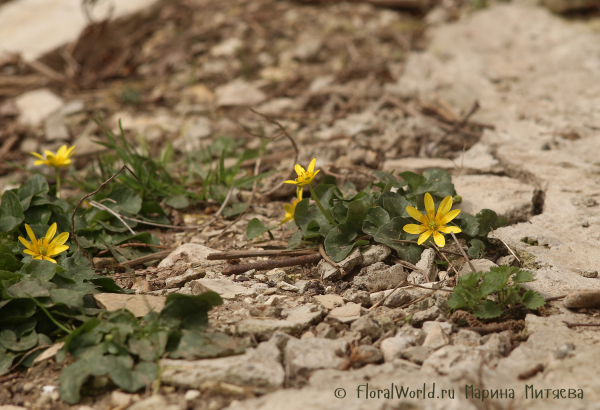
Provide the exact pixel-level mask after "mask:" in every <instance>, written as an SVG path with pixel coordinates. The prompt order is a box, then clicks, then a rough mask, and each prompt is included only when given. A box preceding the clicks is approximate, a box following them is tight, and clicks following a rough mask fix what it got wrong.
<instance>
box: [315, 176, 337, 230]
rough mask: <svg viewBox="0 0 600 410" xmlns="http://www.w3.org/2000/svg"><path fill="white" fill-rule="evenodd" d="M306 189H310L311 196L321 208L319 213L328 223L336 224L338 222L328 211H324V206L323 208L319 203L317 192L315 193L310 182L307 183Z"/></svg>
mask: <svg viewBox="0 0 600 410" xmlns="http://www.w3.org/2000/svg"><path fill="white" fill-rule="evenodd" d="M308 189H310V194H311V195H312V198H313V199H314V200H315V202H316V204H317V206H318V207H319V209H320V210H321V213H322V214H323V215H325V218H327V220H328V221H329V223H331V224H332V225H333V226H337V225H338V224H337V222H336V221H335V219H333V216H331V214H330V213H329V212H328V211H326V210H325V208H323V205H321V201H319V197H317V194H316V193H315V190H314V189H313V187H312V185H311V184H308Z"/></svg>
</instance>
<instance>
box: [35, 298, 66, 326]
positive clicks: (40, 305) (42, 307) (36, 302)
mask: <svg viewBox="0 0 600 410" xmlns="http://www.w3.org/2000/svg"><path fill="white" fill-rule="evenodd" d="M31 300H33V301H34V302H35V304H36V305H38V306H39V307H40V309H42V310H43V311H44V313H45V314H46V316H48V317H49V318H50V320H51V321H52V323H54V324H55V325H56V326H57V327H58V328H59V329H61V330H62V331H64V332H66V333H67V334H71V331H70V330H69V329H67V328H66V327H64V326H63V325H61V324H60V322H59V321H58V320H56V319H54V316H52V314H50V312H48V310H47V309H46V308H45V307H44V305H42V304H41V303H40V302H39V301H38V300H37V299H36V298H31Z"/></svg>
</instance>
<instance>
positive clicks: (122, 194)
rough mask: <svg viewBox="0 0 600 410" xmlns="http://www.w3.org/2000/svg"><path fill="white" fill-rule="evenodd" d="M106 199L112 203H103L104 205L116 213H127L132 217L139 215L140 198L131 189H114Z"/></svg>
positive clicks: (140, 207)
mask: <svg viewBox="0 0 600 410" xmlns="http://www.w3.org/2000/svg"><path fill="white" fill-rule="evenodd" d="M108 198H110V199H112V200H113V201H115V202H116V203H115V202H112V201H104V203H103V204H104V205H105V206H106V207H108V208H110V209H112V210H113V211H115V212H117V213H122V212H127V213H130V214H132V215H135V214H137V213H139V212H140V211H141V209H142V197H141V196H139V195H138V193H137V192H135V191H134V190H133V189H131V188H129V187H126V186H120V187H117V188H115V189H114V190H113V191H112V192H111V193H110V195H108Z"/></svg>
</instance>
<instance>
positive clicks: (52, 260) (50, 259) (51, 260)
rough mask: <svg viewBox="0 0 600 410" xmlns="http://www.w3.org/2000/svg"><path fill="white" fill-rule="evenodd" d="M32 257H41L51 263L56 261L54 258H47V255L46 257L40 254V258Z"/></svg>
mask: <svg viewBox="0 0 600 410" xmlns="http://www.w3.org/2000/svg"><path fill="white" fill-rule="evenodd" d="M33 259H43V260H45V261H50V262H52V263H56V261H55V260H54V259H52V258H49V257H47V256H41V257H40V258H33Z"/></svg>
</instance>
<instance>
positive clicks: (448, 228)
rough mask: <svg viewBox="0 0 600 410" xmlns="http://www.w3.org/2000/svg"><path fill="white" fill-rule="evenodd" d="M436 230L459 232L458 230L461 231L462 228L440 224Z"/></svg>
mask: <svg viewBox="0 0 600 410" xmlns="http://www.w3.org/2000/svg"><path fill="white" fill-rule="evenodd" d="M438 230H439V231H440V232H443V233H450V232H454V233H459V232H462V229H460V228H459V227H458V226H442V227H440V228H439V229H438Z"/></svg>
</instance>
